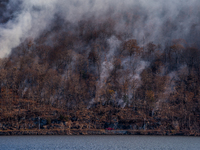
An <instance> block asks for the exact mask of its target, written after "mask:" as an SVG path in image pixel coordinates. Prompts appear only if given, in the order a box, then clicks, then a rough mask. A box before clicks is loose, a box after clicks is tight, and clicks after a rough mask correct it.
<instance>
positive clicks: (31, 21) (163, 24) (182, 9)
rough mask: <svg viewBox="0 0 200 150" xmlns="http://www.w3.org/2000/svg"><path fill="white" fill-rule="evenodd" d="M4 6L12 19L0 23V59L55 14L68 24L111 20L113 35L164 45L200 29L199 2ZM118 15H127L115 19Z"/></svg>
mask: <svg viewBox="0 0 200 150" xmlns="http://www.w3.org/2000/svg"><path fill="white" fill-rule="evenodd" d="M16 3H20V7H19V8H20V10H19V8H18V9H17V8H15V7H16V6H15V4H16ZM7 7H11V8H9V9H10V10H12V11H13V13H14V15H13V16H14V17H13V18H12V17H11V18H9V19H10V20H9V21H7V22H6V23H1V24H0V45H1V46H0V57H4V56H5V55H8V54H9V53H10V51H11V49H12V48H14V47H16V46H18V45H19V44H20V43H21V42H23V40H24V39H26V38H27V37H32V38H33V39H34V38H37V37H38V36H39V35H40V33H41V32H42V31H43V30H44V29H48V28H49V27H50V26H51V23H52V21H53V20H54V19H55V16H56V15H58V16H59V17H61V18H62V19H63V20H64V21H69V22H72V23H76V22H78V21H80V20H84V19H87V18H93V19H95V20H97V21H101V19H102V18H108V17H111V18H113V19H114V20H115V21H116V23H117V24H116V25H115V30H116V32H126V33H129V34H130V35H131V37H132V38H135V39H137V40H138V41H139V42H141V41H142V40H143V38H144V37H145V39H146V41H145V42H146V43H147V42H149V41H153V42H157V43H164V42H165V41H167V40H170V39H171V38H185V39H188V40H192V39H191V37H190V32H191V29H192V28H194V29H195V30H194V31H196V30H197V29H198V30H199V29H200V25H199V22H200V18H199V11H200V9H199V8H200V1H199V0H190V1H189V0H176V1H174V0H168V1H164V0H148V1H147V0H124V1H120V0H45V1H42V0H10V1H9V3H8V5H7ZM15 10H16V11H15ZM122 12H126V14H127V16H126V17H124V16H122V17H121V18H120V19H119V18H118V16H120V15H121V13H122ZM4 14H6V13H4ZM2 17H4V16H2ZM169 25H170V27H169ZM168 28H170V29H168ZM194 34H195V36H197V37H200V35H199V34H197V33H196V32H195V33H194ZM193 36H194V35H193ZM194 42H195V41H194Z"/></svg>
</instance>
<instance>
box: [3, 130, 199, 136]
mask: <svg viewBox="0 0 200 150" xmlns="http://www.w3.org/2000/svg"><path fill="white" fill-rule="evenodd" d="M10 135H169V136H173V135H174V136H176V135H179V136H200V133H195V132H191V131H179V132H176V131H173V130H172V131H161V130H158V131H154V130H103V129H102V130H15V131H12V130H10V131H9V130H5V131H0V136H10Z"/></svg>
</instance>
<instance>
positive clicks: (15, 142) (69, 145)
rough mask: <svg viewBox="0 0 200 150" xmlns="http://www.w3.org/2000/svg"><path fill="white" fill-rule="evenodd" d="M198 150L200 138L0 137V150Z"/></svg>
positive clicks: (134, 136) (135, 136)
mask: <svg viewBox="0 0 200 150" xmlns="http://www.w3.org/2000/svg"><path fill="white" fill-rule="evenodd" d="M4 149H5V150H49V149H52V150H57V149H58V150H66V149H69V150H80V149H86V150H96V149H97V150H128V149H131V150H134V149H135V150H140V149H141V150H178V149H181V150H199V149H200V137H189V136H137V135H126V136H121V135H87V136H80V135H79V136H61V135H58V136H1V137H0V150H4Z"/></svg>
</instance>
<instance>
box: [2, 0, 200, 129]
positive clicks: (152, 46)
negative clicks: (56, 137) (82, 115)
mask: <svg viewBox="0 0 200 150" xmlns="http://www.w3.org/2000/svg"><path fill="white" fill-rule="evenodd" d="M0 7H1V11H0V14H1V16H2V17H1V19H0V22H1V23H0V45H1V46H0V56H1V57H2V59H1V65H0V69H1V73H0V78H1V89H2V90H1V94H2V95H6V96H2V97H1V106H2V107H1V109H2V110H3V111H2V112H7V111H10V112H12V108H11V105H9V106H8V105H7V104H10V103H11V102H12V101H16V99H17V100H18V101H19V103H18V108H19V109H20V108H21V107H23V108H21V109H25V107H26V106H22V105H20V104H21V103H20V101H22V100H23V99H28V100H32V102H37V103H40V104H41V106H46V105H48V106H49V107H55V108H62V109H66V110H67V111H69V110H73V109H74V110H79V109H80V107H81V108H83V107H84V108H85V109H93V108H96V107H97V106H98V105H101V106H105V107H108V106H109V108H110V107H112V109H113V110H115V109H117V108H124V109H126V108H131V110H132V115H137V116H140V117H143V118H144V120H145V119H148V118H153V117H155V118H163V116H165V117H166V119H167V121H168V122H171V124H173V122H174V121H178V122H179V125H180V128H182V129H185V128H187V129H192V128H195V127H196V126H199V125H200V124H199V123H200V122H199V120H198V119H196V116H197V115H199V113H200V108H199V103H200V99H199V96H200V95H199V92H200V91H199V90H200V88H199V86H200V79H199V77H200V76H199V74H200V69H199V68H200V65H199V64H200V62H199V60H200V59H199V57H200V51H199V48H200V41H199V39H200V16H199V14H200V2H199V0H190V1H188V0H176V1H173V0H168V1H164V0H160V1H158V0H149V1H146V0H134V1H130V0H125V1H123V2H122V1H116V0H115V1H114V0H93V1H91V0H84V1H83V0H67V1H66V0H59V1H58V0H46V1H40V0H28V1H27V0H4V1H1V3H0ZM11 93H12V94H11ZM10 94H11V95H12V96H11V95H10ZM9 95H10V97H9ZM13 107H14V106H13ZM13 109H14V108H13ZM26 109H34V108H30V107H29V108H26ZM166 110H168V111H166ZM19 111H20V110H19ZM111 112H112V111H111ZM113 112H115V111H113ZM113 115H116V112H115V113H114V114H113ZM155 118H154V119H155ZM188 118H189V119H190V122H189V124H187V119H188ZM165 123H166V122H165ZM158 126H159V125H158ZM160 126H161V125H160ZM163 126H165V127H167V128H173V127H172V125H170V126H169V127H168V126H167V124H163Z"/></svg>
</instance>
